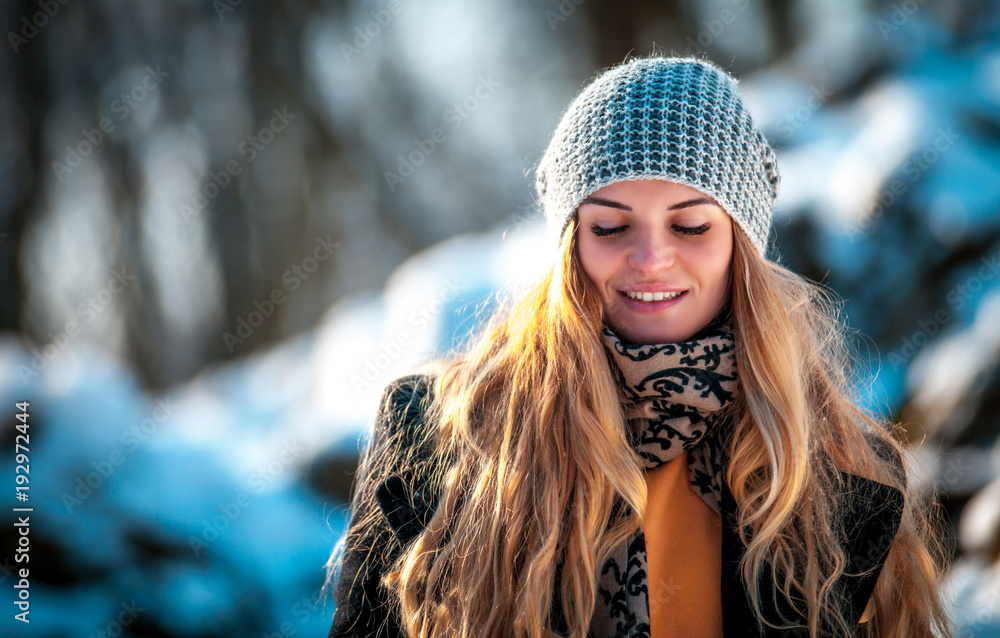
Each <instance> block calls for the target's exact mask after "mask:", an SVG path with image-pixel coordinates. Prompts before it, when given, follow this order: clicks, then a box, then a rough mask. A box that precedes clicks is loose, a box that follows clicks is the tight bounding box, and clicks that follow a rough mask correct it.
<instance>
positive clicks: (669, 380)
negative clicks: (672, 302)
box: [590, 318, 737, 638]
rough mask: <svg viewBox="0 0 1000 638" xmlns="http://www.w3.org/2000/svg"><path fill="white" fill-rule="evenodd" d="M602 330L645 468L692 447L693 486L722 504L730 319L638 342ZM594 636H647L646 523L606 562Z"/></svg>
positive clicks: (732, 372) (733, 377)
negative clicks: (677, 338)
mask: <svg viewBox="0 0 1000 638" xmlns="http://www.w3.org/2000/svg"><path fill="white" fill-rule="evenodd" d="M601 336H602V338H603V341H604V345H605V346H606V350H607V352H608V354H609V359H610V360H611V361H612V362H613V363H614V365H611V366H610V367H611V370H612V373H613V374H615V376H616V383H617V384H618V387H619V388H620V389H621V390H622V392H623V394H624V396H625V397H626V401H625V404H624V407H625V415H626V419H627V421H628V424H629V426H630V431H629V436H630V440H631V442H632V445H633V447H634V448H635V450H636V452H637V453H638V455H639V458H640V459H641V461H642V463H643V466H644V469H647V470H649V469H653V468H655V467H658V466H659V465H662V464H664V463H667V462H668V461H670V460H671V459H674V458H676V457H677V456H679V455H680V454H682V453H683V452H684V451H685V450H686V451H688V466H689V479H690V482H691V489H692V490H694V491H695V493H696V494H698V495H699V496H701V497H702V498H703V499H704V500H705V502H706V503H708V505H709V506H711V508H712V509H713V510H715V512H716V513H719V512H720V509H719V503H720V501H721V487H720V486H721V484H722V480H723V478H722V469H723V456H722V454H723V449H722V438H721V436H720V435H721V432H720V430H721V422H722V419H723V418H724V411H723V408H725V407H726V406H727V405H728V404H729V403H730V402H731V401H732V400H733V398H734V393H735V391H736V386H737V372H736V345H735V339H734V335H733V329H732V325H731V324H730V323H729V322H727V321H720V320H719V319H718V318H716V320H714V321H713V322H712V323H710V324H709V325H707V326H706V327H705V328H703V329H702V330H701V331H700V332H699V333H698V334H696V335H694V336H692V337H691V339H689V340H687V341H682V342H678V343H664V344H653V345H635V344H630V343H628V342H627V341H624V340H622V339H621V338H620V337H619V336H618V335H617V334H616V333H615V332H614V331H613V330H612V329H611V328H609V327H608V326H607V324H604V326H603V330H602V335H601ZM590 635H591V636H602V637H603V636H628V637H630V638H633V637H635V638H638V637H644V638H648V636H649V592H648V588H647V574H646V546H645V541H644V538H643V534H642V531H641V530H640V531H639V532H637V533H636V534H634V535H633V536H632V537H631V538H629V539H628V540H627V541H626V542H625V543H623V544H622V545H620V546H619V547H618V549H617V550H616V551H615V553H614V554H613V555H612V556H611V558H609V559H608V561H607V562H606V563H605V564H604V565H603V567H602V568H601V572H600V582H599V584H598V590H597V604H596V608H595V610H594V615H593V619H592V621H591V625H590Z"/></svg>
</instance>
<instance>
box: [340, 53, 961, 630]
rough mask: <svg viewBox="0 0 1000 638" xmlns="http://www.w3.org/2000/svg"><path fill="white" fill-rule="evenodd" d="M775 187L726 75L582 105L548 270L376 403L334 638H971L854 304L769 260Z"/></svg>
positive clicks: (644, 64)
mask: <svg viewBox="0 0 1000 638" xmlns="http://www.w3.org/2000/svg"><path fill="white" fill-rule="evenodd" d="M778 182H779V178H778V172H777V166H776V162H775V156H774V153H773V151H772V149H771V148H770V147H769V146H768V144H767V142H766V140H765V139H764V137H763V136H762V135H761V134H760V132H759V131H758V129H757V128H756V126H755V125H754V124H753V122H752V121H751V119H750V116H749V114H748V111H747V110H746V108H745V106H744V105H743V103H742V101H741V99H740V95H739V91H738V87H737V83H736V80H734V79H733V78H732V77H730V76H729V75H728V74H726V73H725V72H724V71H723V70H721V69H720V68H718V67H716V66H715V65H714V64H712V63H710V62H707V61H704V60H700V59H694V58H660V57H655V58H641V59H634V60H632V61H630V62H628V63H625V64H622V65H620V66H618V67H615V68H613V69H611V70H609V71H607V72H605V73H604V74H602V75H600V76H599V77H597V78H596V79H595V80H594V81H593V82H592V83H591V84H590V85H589V86H588V87H587V88H586V89H585V90H584V91H583V92H582V93H581V94H580V95H579V96H578V97H577V98H576V99H575V100H574V101H573V103H572V104H571V105H570V107H569V109H568V110H567V112H566V113H565V114H564V116H563V118H562V120H561V122H560V124H559V126H558V128H557V129H556V132H555V134H554V135H553V138H552V140H551V142H550V144H549V147H548V149H547V151H546V153H545V155H544V156H543V158H542V161H541V163H540V165H539V167H538V170H537V184H536V185H537V188H538V192H539V195H540V198H541V201H542V204H543V206H544V209H545V213H546V217H547V219H548V222H549V228H550V229H551V230H552V237H553V241H554V242H555V244H554V245H555V246H557V247H558V248H557V256H556V258H555V259H554V260H553V266H552V268H551V270H550V271H549V272H548V274H547V275H546V276H545V277H544V279H543V280H542V281H541V282H540V283H539V284H538V285H537V286H535V287H534V288H532V289H530V290H528V291H527V292H526V293H524V294H523V295H522V296H520V297H519V298H518V299H517V300H516V301H515V302H514V303H513V304H511V305H510V307H509V308H507V309H506V310H505V311H503V312H499V313H497V314H495V315H494V317H493V318H492V319H491V321H490V322H489V323H488V324H487V325H486V326H485V329H484V330H483V331H482V334H480V335H479V337H478V339H475V340H474V341H473V345H472V346H470V347H469V348H468V351H467V352H466V353H465V354H464V355H463V356H460V357H457V358H455V359H453V360H451V361H447V362H441V363H439V364H437V365H435V366H433V367H431V366H429V367H428V369H427V370H425V371H423V373H421V374H415V375H410V376H407V377H403V378H401V379H397V380H396V381H394V382H393V383H392V384H390V386H389V387H388V388H387V389H386V391H385V393H384V395H383V401H382V406H381V410H380V413H379V416H378V419H377V422H376V427H375V432H374V436H373V439H372V441H371V443H370V444H369V446H368V448H367V450H366V452H365V454H364V456H363V458H362V462H361V466H360V468H359V475H358V484H357V491H356V494H355V496H354V499H353V504H352V505H353V514H352V518H351V522H350V524H349V527H348V531H347V533H346V535H345V537H344V539H343V541H342V543H341V544H340V546H339V547H338V548H337V550H335V551H334V555H333V556H332V557H331V560H330V562H329V563H328V567H329V572H328V574H329V576H330V578H328V583H329V582H332V581H333V580H334V575H336V587H335V591H334V598H335V604H336V611H335V614H334V619H333V626H332V627H331V631H330V636H331V637H332V636H376V635H378V636H396V635H399V636H403V635H409V636H453V635H454V636H459V635H461V636H531V637H538V636H555V635H558V636H574V637H582V636H586V635H590V636H654V637H655V636H714V637H721V636H725V637H727V638H729V637H731V636H850V635H871V636H901V637H902V636H908V637H912V636H932V635H935V633H937V634H938V635H951V632H950V629H951V625H950V620H949V619H948V617H947V616H946V614H945V613H944V610H943V607H942V602H941V600H940V598H939V594H938V591H937V585H938V580H939V577H940V575H941V572H942V570H943V569H944V568H945V565H944V562H945V559H944V552H943V551H942V547H941V543H940V541H939V540H937V538H938V536H937V534H936V533H935V531H934V524H935V522H936V521H935V520H934V519H932V518H931V517H930V515H929V514H927V512H928V510H929V508H928V507H927V505H926V504H925V503H924V502H922V501H921V500H920V499H921V498H926V495H922V494H920V493H917V492H916V491H915V487H914V486H912V485H908V484H907V481H906V474H907V472H906V468H905V463H904V461H903V457H902V455H901V454H900V447H899V444H898V443H896V441H895V440H894V438H893V437H892V436H890V435H889V434H887V433H886V432H884V431H883V429H882V427H881V426H882V424H880V423H879V422H877V421H876V420H875V419H873V418H872V417H870V416H868V415H867V414H865V413H864V412H862V411H861V410H860V409H859V408H857V407H856V406H855V404H854V402H853V401H852V400H851V393H850V390H851V381H852V380H851V379H850V378H849V376H848V375H847V374H846V372H845V370H847V369H848V364H849V360H848V358H847V350H846V346H845V342H844V340H843V337H842V332H843V327H842V326H841V325H840V324H839V322H838V318H837V313H836V310H837V309H836V304H835V303H834V302H833V301H832V299H831V297H830V296H829V295H827V294H826V293H825V292H824V291H823V289H821V288H820V287H819V286H817V285H816V284H813V283H811V282H809V281H807V280H805V279H804V278H802V277H800V276H798V275H796V274H794V273H792V272H790V271H789V270H787V269H785V268H783V267H782V266H780V265H778V264H776V263H774V262H771V261H767V260H766V259H765V258H764V254H765V252H766V250H765V249H766V246H767V237H768V232H769V228H770V222H771V215H772V209H773V206H774V201H775V198H776V196H777V188H778ZM339 550H343V555H342V561H341V560H339V558H341V552H340V551H339ZM338 568H339V569H338ZM859 621H860V622H859Z"/></svg>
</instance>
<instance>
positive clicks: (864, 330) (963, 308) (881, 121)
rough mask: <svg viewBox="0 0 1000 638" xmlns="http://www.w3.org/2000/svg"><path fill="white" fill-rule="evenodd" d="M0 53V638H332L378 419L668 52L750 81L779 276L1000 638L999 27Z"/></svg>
mask: <svg viewBox="0 0 1000 638" xmlns="http://www.w3.org/2000/svg"><path fill="white" fill-rule="evenodd" d="M0 26H2V33H3V36H4V40H5V42H4V43H3V44H2V45H0V49H2V51H0V130H2V131H3V135H0V397H2V403H0V405H2V406H3V407H2V410H0V414H2V415H3V416H2V419H0V428H2V429H0V432H2V440H3V451H2V459H3V460H2V461H0V485H3V486H4V487H3V488H2V489H3V490H5V491H4V493H5V494H6V496H4V497H3V499H2V500H3V502H4V503H7V504H8V506H9V507H10V508H11V510H10V511H9V512H8V514H5V515H4V516H3V524H2V525H0V539H2V544H3V549H4V551H3V557H2V558H0V583H2V584H3V591H4V592H5V593H4V594H3V599H4V600H5V601H8V602H6V603H5V609H6V610H7V611H5V613H4V614H3V619H2V620H0V633H2V634H3V635H16V636H29V635H31V636H52V637H82V636H102V635H110V636H117V635H122V634H124V635H131V636H198V637H210V636H268V637H270V636H293V635H294V636H325V635H326V632H327V630H328V628H329V624H330V620H331V617H332V613H333V605H332V600H330V599H327V598H322V597H320V596H319V593H320V587H321V585H322V583H323V579H324V572H323V564H324V563H325V561H326V559H327V557H328V555H329V553H330V550H331V549H332V547H333V545H334V544H335V543H336V541H337V539H338V538H339V537H340V535H341V533H342V531H343V528H344V524H345V522H346V516H347V509H346V505H347V501H348V498H349V496H350V490H351V482H352V479H353V472H354V470H355V467H356V464H357V458H358V453H359V450H360V449H362V447H363V445H364V443H365V436H366V433H367V431H368V429H369V428H370V426H371V420H372V418H373V416H374V410H375V406H376V404H377V401H378V398H379V396H380V394H381V391H382V388H383V387H384V386H385V385H386V384H387V383H388V382H389V381H391V380H392V379H393V378H395V377H397V376H399V375H401V374H405V373H406V372H407V371H409V370H410V369H412V367H413V366H414V365H416V364H417V363H419V362H421V361H424V360H426V359H428V358H430V357H433V356H434V355H435V354H438V353H443V352H445V351H447V350H448V349H449V348H451V347H453V346H455V345H456V344H459V343H461V341H462V339H463V337H464V336H465V335H467V334H468V332H469V330H470V329H471V328H473V327H474V326H475V324H476V322H477V321H480V320H481V319H482V318H483V317H484V316H485V315H486V314H488V312H489V309H490V307H491V304H492V303H493V300H494V299H495V295H496V294H497V293H498V292H500V291H505V290H516V289H518V288H519V287H521V286H523V285H524V284H526V283H527V282H530V281H531V280H532V279H533V278H535V277H537V276H538V275H539V274H540V272H541V268H542V267H543V266H544V263H543V262H544V251H542V250H541V246H542V222H543V220H542V217H541V215H540V213H539V211H538V209H537V207H536V205H535V201H534V198H533V190H532V189H533V176H534V173H533V169H534V166H535V164H536V163H537V161H538V160H539V159H540V157H541V154H542V152H543V151H544V149H545V146H546V144H547V142H548V139H549V136H550V135H551V133H552V131H553V130H554V129H555V126H556V124H557V123H558V121H559V117H560V115H561V114H562V112H563V109H565V108H566V106H567V105H568V104H569V102H570V100H571V99H572V98H573V97H574V96H575V95H576V94H577V92H579V90H580V89H581V88H582V87H583V86H584V84H586V83H587V81H588V80H589V79H591V78H592V77H594V75H595V74H596V73H598V72H599V71H600V70H601V69H603V68H606V67H608V66H611V65H614V64H616V63H619V62H621V61H623V60H625V59H626V58H627V57H629V56H638V55H648V54H649V53H652V52H660V53H664V54H692V55H702V56H707V57H709V58H711V59H712V60H714V61H716V62H718V63H719V64H720V65H722V66H723V67H724V68H726V69H728V70H729V71H730V72H732V73H733V74H734V75H736V76H737V77H739V78H740V81H741V87H742V89H743V93H744V96H745V99H746V101H747V104H748V105H749V107H750V109H751V111H752V112H753V114H754V117H755V119H756V120H757V122H758V123H759V125H760V126H761V128H762V129H763V130H764V133H765V134H766V136H767V137H768V139H769V140H770V142H771V143H772V145H773V146H774V147H775V149H776V150H777V152H778V157H779V170H780V172H781V174H782V183H781V194H780V198H779V202H778V206H777V208H776V211H775V221H774V226H775V230H774V232H775V233H776V235H777V242H776V252H775V253H774V254H773V255H772V259H775V260H778V261H780V262H781V263H783V264H785V265H787V266H788V267H790V268H791V269H793V270H795V271H796V272H799V273H801V274H803V275H805V276H807V277H809V278H811V279H814V280H816V281H821V282H823V283H824V284H826V285H827V286H829V287H830V288H832V289H833V291H835V292H836V293H837V294H839V295H840V296H841V297H842V298H843V299H844V300H845V306H844V310H845V318H846V319H847V321H848V322H849V324H850V327H851V329H852V330H853V331H856V332H855V342H856V345H857V347H858V352H859V369H858V372H859V375H860V378H861V379H862V380H863V382H862V383H861V384H860V387H859V393H860V394H861V396H862V398H863V402H864V403H865V407H866V408H868V409H869V410H871V411H872V412H873V413H877V414H879V415H882V416H885V417H888V418H891V419H894V420H897V421H901V422H902V423H904V424H905V425H906V432H907V438H908V444H909V452H908V454H910V462H911V466H912V467H913V468H914V470H915V476H914V480H917V481H920V483H921V485H924V486H925V487H926V488H927V489H931V490H937V493H938V496H939V503H940V506H941V507H942V508H943V510H944V512H945V513H946V514H945V517H946V518H947V519H948V520H949V524H950V529H949V530H948V538H949V544H950V546H951V547H952V548H953V551H954V554H955V556H956V557H957V558H958V563H957V564H956V567H955V569H954V570H953V571H952V573H951V575H950V576H949V580H948V582H947V583H946V585H945V587H946V589H947V593H948V596H949V599H950V600H951V601H952V602H953V604H954V609H955V617H956V620H957V621H958V623H959V627H960V628H961V629H962V632H963V635H967V636H1000V615H998V610H1000V571H998V567H997V564H998V557H1000V481H998V477H1000V448H998V446H997V443H996V440H997V434H998V431H1000V10H998V3H996V2H988V1H987V0H982V1H979V2H976V1H972V0H967V1H959V0H952V1H946V2H926V1H924V0H894V1H889V0H884V1H883V0H871V1H867V2H866V1H862V0H846V1H838V2H832V1H825V2H823V1H820V0H774V1H772V2H750V1H749V0H712V1H703V2H694V1H680V0H678V1H671V2H651V1H643V2H636V3H631V4H629V5H627V6H622V5H620V4H616V5H614V6H613V5H612V4H611V3H603V2H598V1H597V0H480V1H478V2H475V3H469V2H459V1H458V0H364V1H361V0H353V1H346V0H345V1H334V0H329V1H322V0H312V1H310V0H286V1H284V2H264V1H263V0H198V1H195V0H189V1H180V0H176V1H174V2H153V1H149V0H144V1H134V2H125V1H124V0H5V1H4V2H3V3H2V4H0ZM25 403H26V404H27V405H25ZM19 434H24V435H25V437H26V438H29V439H30V440H29V441H25V439H17V438H16V437H17V435H19ZM19 442H20V443H22V444H25V443H27V447H28V451H27V453H26V454H27V456H26V457H23V458H22V459H20V460H23V461H27V462H30V473H29V475H28V476H29V479H30V480H28V481H27V482H26V481H25V479H23V478H22V479H18V478H16V469H15V466H16V465H17V462H16V461H17V457H16V456H15V454H16V453H18V452H20V453H25V451H24V449H23V448H22V449H17V448H16V447H15V446H16V444H17V443H19ZM19 480H20V481H21V483H18V482H17V481H19ZM19 487H20V488H22V489H20V490H18V488H19ZM18 494H21V496H20V498H22V499H27V500H20V501H19V500H17V499H18ZM15 507H31V508H32V511H31V512H30V513H28V515H29V518H30V532H29V533H28V535H27V539H28V541H27V542H28V543H29V546H28V550H29V554H28V555H29V556H30V562H29V563H18V562H16V556H18V555H19V554H18V553H17V551H16V550H17V549H18V547H19V545H18V544H19V543H21V545H20V547H22V548H23V547H24V546H25V545H24V543H25V541H24V540H22V533H21V531H20V530H21V529H22V528H19V527H18V526H15V523H16V522H17V520H18V519H17V517H18V516H22V515H23V513H21V512H14V511H13V508H15ZM26 566H27V567H28V568H29V569H30V576H29V578H28V579H27V581H28V582H27V584H28V587H23V586H22V587H17V585H18V583H19V581H20V578H19V576H18V574H17V573H16V570H17V569H19V568H21V567H26ZM25 596H27V597H28V600H29V602H30V615H29V617H30V621H31V623H30V625H26V624H24V623H22V622H19V621H17V620H15V619H14V617H13V616H14V614H15V613H17V612H18V611H19V609H18V607H17V605H16V604H11V603H16V602H17V601H18V600H19V599H20V598H23V597H25Z"/></svg>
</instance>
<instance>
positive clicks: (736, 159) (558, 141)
mask: <svg viewBox="0 0 1000 638" xmlns="http://www.w3.org/2000/svg"><path fill="white" fill-rule="evenodd" d="M645 178H657V179H664V180H668V181H672V182H676V183H680V184H684V185H686V186H690V187H692V188H695V189H697V190H699V191H701V192H702V193H704V194H706V195H709V196H710V197H712V198H713V199H715V201H716V202H717V203H718V204H719V205H720V206H721V207H722V208H723V209H725V211H726V212H727V213H728V214H729V215H730V216H731V217H732V219H733V220H735V221H736V222H737V223H738V224H739V226H740V227H741V228H742V229H743V231H744V232H745V233H746V234H747V235H748V236H749V238H750V240H751V241H752V242H753V244H754V246H755V247H756V248H757V250H758V251H759V252H760V254H761V255H762V256H764V255H765V253H766V249H767V239H768V232H769V230H770V224H771V217H772V213H773V208H774V202H775V200H776V199H777V195H778V183H779V175H778V168H777V160H776V157H775V154H774V151H773V150H772V149H771V147H770V146H769V145H768V143H767V140H766V139H765V138H764V136H763V134H762V133H761V132H760V131H759V130H758V128H757V127H756V125H755V124H754V123H753V121H752V120H751V117H750V113H749V111H748V110H747V109H746V107H745V105H744V104H743V101H742V99H741V97H740V93H739V88H738V81H737V80H736V79H735V78H733V77H732V76H731V75H729V74H728V73H726V72H725V71H724V70H722V69H721V68H719V67H718V66H716V65H715V64H714V63H712V62H710V61H707V60H703V59H699V58H694V57H689V58H677V57H670V58H664V57H651V58H637V59H634V60H632V61H630V62H627V63H624V64H621V65H619V66H617V67H613V68H611V69H610V70H608V71H606V72H604V73H603V74H601V75H600V76H598V77H597V78H596V79H595V80H594V81H593V82H591V83H590V84H589V85H588V86H587V87H586V88H585V89H584V90H583V91H582V92H581V93H580V94H579V95H578V96H577V97H576V99H574V100H573V102H572V103H571V104H570V106H569V108H568V109H567V110H566V112H565V113H564V114H563V117H562V119H561V121H560V122H559V125H558V127H557V128H556V131H555V132H554V133H553V136H552V139H551V140H550V142H549V146H548V148H547V149H546V151H545V154H544V155H543V157H542V159H541V161H540V163H539V165H538V168H537V171H536V182H535V188H536V190H537V192H538V195H539V199H540V200H541V203H542V205H543V208H544V211H545V216H546V220H547V225H548V232H549V234H550V238H551V240H553V241H555V242H556V243H558V240H559V238H561V236H562V234H563V232H564V231H565V230H566V226H567V224H568V223H569V220H570V218H571V217H572V216H573V214H574V212H575V211H576V208H577V206H579V205H580V202H581V201H582V200H583V198H585V197H586V196H587V195H589V194H591V193H593V192H594V191H596V190H598V189H600V188H602V187H604V186H607V185H608V184H611V183H614V182H618V181H622V180H630V179H645Z"/></svg>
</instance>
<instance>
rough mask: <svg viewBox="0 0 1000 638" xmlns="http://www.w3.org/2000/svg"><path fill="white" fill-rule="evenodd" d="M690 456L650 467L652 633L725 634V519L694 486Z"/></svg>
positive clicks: (676, 636)
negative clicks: (723, 584) (691, 480)
mask: <svg viewBox="0 0 1000 638" xmlns="http://www.w3.org/2000/svg"><path fill="white" fill-rule="evenodd" d="M687 459H688V455H687V452H684V453H682V454H681V455H679V456H677V457H675V458H673V459H671V460H670V461H668V462H667V463H664V464H663V465H660V466H659V467H657V468H655V469H652V470H649V471H647V472H646V486H647V488H648V491H649V504H648V505H647V506H646V524H645V528H644V530H643V534H644V536H645V540H646V562H647V566H646V570H647V571H646V573H647V581H648V587H649V618H650V637H651V638H681V637H683V638H722V582H721V577H722V576H721V571H722V521H721V519H720V518H719V515H718V514H716V513H715V510H713V509H712V508H711V507H710V506H709V504H708V503H706V502H705V500H704V499H702V497H700V496H698V495H697V494H695V492H694V490H693V489H692V488H691V482H690V480H689V479H688V460H687Z"/></svg>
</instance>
